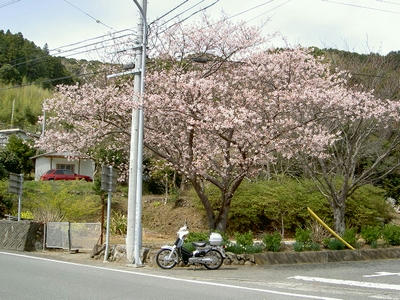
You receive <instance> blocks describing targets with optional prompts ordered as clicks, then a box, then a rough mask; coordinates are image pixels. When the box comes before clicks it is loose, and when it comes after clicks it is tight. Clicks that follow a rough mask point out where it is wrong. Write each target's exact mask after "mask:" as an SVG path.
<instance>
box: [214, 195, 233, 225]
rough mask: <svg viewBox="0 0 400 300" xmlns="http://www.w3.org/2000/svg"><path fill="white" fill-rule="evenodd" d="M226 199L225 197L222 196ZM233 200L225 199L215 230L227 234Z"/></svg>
mask: <svg viewBox="0 0 400 300" xmlns="http://www.w3.org/2000/svg"><path fill="white" fill-rule="evenodd" d="M222 197H223V198H224V195H222ZM230 204H231V199H225V200H224V203H222V206H221V209H220V212H219V214H218V217H217V220H216V222H215V228H213V229H216V230H218V231H221V232H225V230H226V224H227V223H228V213H229V209H230V207H231V206H230Z"/></svg>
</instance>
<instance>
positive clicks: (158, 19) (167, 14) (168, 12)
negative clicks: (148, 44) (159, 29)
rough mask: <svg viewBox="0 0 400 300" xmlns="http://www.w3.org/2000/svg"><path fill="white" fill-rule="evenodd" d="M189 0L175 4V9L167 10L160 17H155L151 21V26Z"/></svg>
mask: <svg viewBox="0 0 400 300" xmlns="http://www.w3.org/2000/svg"><path fill="white" fill-rule="evenodd" d="M188 1H189V0H184V1H183V2H181V3H180V4H178V5H177V6H175V7H174V8H173V9H171V10H169V11H167V12H166V13H165V14H163V15H162V16H160V17H158V18H157V19H155V20H154V21H152V22H150V24H149V26H150V25H152V24H153V23H155V22H157V21H159V20H161V19H162V18H164V17H166V16H167V15H169V14H170V13H172V12H173V11H174V10H176V9H178V8H179V7H181V6H182V5H183V4H185V3H186V2H188Z"/></svg>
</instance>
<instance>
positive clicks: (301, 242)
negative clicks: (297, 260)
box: [293, 228, 320, 252]
mask: <svg viewBox="0 0 400 300" xmlns="http://www.w3.org/2000/svg"><path fill="white" fill-rule="evenodd" d="M295 238H296V242H295V243H294V245H293V249H294V251H297V252H301V251H310V250H311V251H318V250H320V245H319V244H318V243H315V242H313V240H312V232H311V230H309V229H302V228H297V229H296V234H295Z"/></svg>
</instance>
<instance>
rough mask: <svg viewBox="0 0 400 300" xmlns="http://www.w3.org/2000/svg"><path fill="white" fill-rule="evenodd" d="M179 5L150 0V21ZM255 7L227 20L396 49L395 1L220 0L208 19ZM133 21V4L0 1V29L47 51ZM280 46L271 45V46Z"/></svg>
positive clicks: (399, 11)
mask: <svg viewBox="0 0 400 300" xmlns="http://www.w3.org/2000/svg"><path fill="white" fill-rule="evenodd" d="M214 1H215V0H203V1H201V0H188V1H186V3H184V4H183V5H182V6H181V7H180V8H179V9H177V10H175V11H174V12H173V13H171V14H170V15H168V17H165V18H164V20H168V19H169V18H170V17H173V16H175V15H176V14H178V13H180V12H182V11H184V10H185V9H189V8H190V7H191V6H193V5H195V4H196V3H199V2H201V3H200V4H198V5H197V6H195V7H194V8H192V9H191V10H190V11H188V12H187V13H184V14H182V15H181V19H182V18H185V17H186V16H188V15H189V14H191V13H193V12H194V11H196V10H198V9H201V8H203V7H205V6H207V5H209V4H211V3H213V2H214ZM182 2H184V0H149V1H148V20H149V22H150V21H152V20H154V19H156V18H157V17H159V16H161V15H162V14H164V13H165V12H167V11H169V10H170V9H172V8H174V7H175V6H177V5H178V4H180V3H182ZM257 5H259V6H258V7H257V8H255V9H252V10H250V11H248V12H246V13H243V14H241V15H239V16H237V17H234V18H232V20H234V21H235V20H236V21H239V20H244V21H247V22H248V24H251V25H260V24H263V23H264V22H265V21H266V20H269V21H268V22H267V23H266V25H265V26H264V30H265V33H273V32H279V33H280V34H281V35H282V36H284V37H285V38H286V40H287V41H288V42H289V43H290V44H291V45H292V46H294V45H302V46H317V47H320V48H337V49H343V50H347V51H354V52H359V53H369V52H376V53H380V54H383V55H385V54H387V53H388V52H390V51H398V50H400V36H399V29H400V0H269V1H267V0H247V1H245V0H219V2H218V3H217V4H215V5H214V6H212V7H210V8H209V9H207V12H208V14H209V15H211V16H213V17H218V16H221V13H222V12H223V13H224V14H225V15H227V16H232V15H235V14H238V13H240V12H243V11H245V10H247V9H250V8H252V7H255V6H257ZM137 18H138V13H137V9H136V7H135V5H134V3H133V1H132V0H0V29H3V30H7V29H9V30H10V31H11V32H12V33H17V32H21V33H22V34H23V35H24V37H25V38H27V39H29V40H31V41H33V42H34V43H35V44H36V45H37V46H40V47H43V45H44V44H45V43H48V46H49V48H50V49H54V48H56V47H60V46H63V45H66V44H70V43H74V42H78V41H82V40H84V39H89V38H92V37H96V36H99V35H102V34H106V33H108V32H111V31H112V30H121V29H126V28H136V22H137ZM193 19H194V17H192V18H190V19H189V20H187V21H185V22H190V20H193ZM96 20H97V21H96ZM176 20H177V19H174V20H173V21H176ZM173 21H171V24H172V22H173ZM111 28H112V29H111ZM281 43H282V42H281V39H276V40H275V41H274V45H275V46H281Z"/></svg>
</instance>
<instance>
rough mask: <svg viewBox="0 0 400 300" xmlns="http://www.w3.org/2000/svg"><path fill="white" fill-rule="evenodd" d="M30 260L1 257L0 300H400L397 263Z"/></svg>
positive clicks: (1, 254)
mask: <svg viewBox="0 0 400 300" xmlns="http://www.w3.org/2000/svg"><path fill="white" fill-rule="evenodd" d="M31 255H32V254H27V255H26V254H25V253H12V252H2V251H0V299H107V300H109V299H180V298H182V299H249V300H250V299H400V259H398V260H381V261H371V262H346V263H330V264H307V265H290V266H289V265H286V266H274V267H271V266H268V267H265V268H261V267H242V266H241V267H234V266H223V267H222V268H221V269H220V270H217V271H208V270H205V269H203V268H202V267H190V268H175V269H172V270H161V269H157V268H140V269H134V268H132V267H126V266H116V265H113V264H99V263H97V264H91V265H84V264H78V263H73V262H65V261H56V260H51V259H46V258H41V257H37V256H31ZM33 255H35V254H33Z"/></svg>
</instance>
